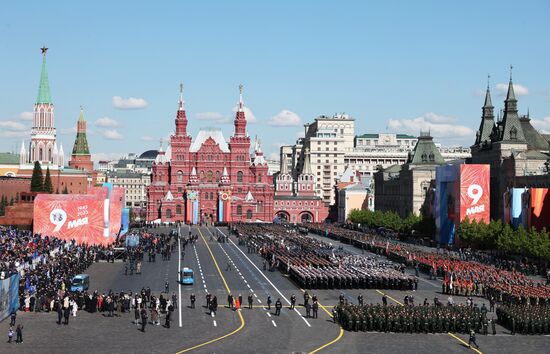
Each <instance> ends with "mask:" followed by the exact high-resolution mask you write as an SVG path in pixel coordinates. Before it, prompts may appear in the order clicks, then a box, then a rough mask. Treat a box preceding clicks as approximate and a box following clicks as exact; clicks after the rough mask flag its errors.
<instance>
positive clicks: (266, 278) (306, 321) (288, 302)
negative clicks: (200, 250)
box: [216, 227, 311, 327]
mask: <svg viewBox="0 0 550 354" xmlns="http://www.w3.org/2000/svg"><path fill="white" fill-rule="evenodd" d="M216 229H217V230H218V231H219V232H221V233H222V234H224V235H225V233H224V232H223V231H222V230H220V229H219V228H217V227H216ZM227 239H228V240H229V242H231V244H232V245H233V246H235V248H236V249H237V250H239V252H241V254H242V255H243V256H244V258H246V259H247V260H248V261H249V262H250V264H252V266H253V267H254V268H256V270H257V271H258V273H260V274H261V275H262V277H264V279H265V280H267V282H268V283H269V284H271V286H272V287H273V289H275V290H276V291H277V292H278V293H279V295H281V297H282V298H283V299H284V300H285V301H286V303H287V304H289V305H290V301H289V300H288V299H287V298H286V296H284V295H283V293H281V291H280V290H279V289H278V288H277V287H276V286H275V285H274V284H273V283H272V282H271V280H269V278H268V277H266V276H265V274H264V273H263V272H262V271H261V270H260V269H259V268H258V267H257V266H256V265H255V264H254V262H252V260H251V259H250V258H248V256H247V255H246V254H245V253H244V252H243V251H242V250H241V249H240V248H239V247H238V246H237V245H236V244H235V242H233V240H232V239H230V238H229V237H228V238H227ZM294 311H295V312H296V313H297V314H298V316H300V318H301V319H302V320H303V321H304V322H305V323H306V324H307V326H308V327H311V324H310V323H309V322H308V320H306V319H305V318H304V317H302V314H300V312H298V310H297V309H296V308H294Z"/></svg>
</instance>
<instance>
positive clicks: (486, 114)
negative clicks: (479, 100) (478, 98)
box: [475, 76, 495, 145]
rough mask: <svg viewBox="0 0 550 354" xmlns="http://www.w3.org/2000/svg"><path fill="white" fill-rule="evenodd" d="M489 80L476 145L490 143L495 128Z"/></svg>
mask: <svg viewBox="0 0 550 354" xmlns="http://www.w3.org/2000/svg"><path fill="white" fill-rule="evenodd" d="M489 78H490V76H488V78H487V91H486V92H485V103H484V104H483V108H482V114H481V124H480V125H479V130H478V131H477V132H476V142H475V145H480V144H484V143H488V142H490V140H491V132H492V131H493V129H494V128H495V115H494V111H493V110H494V107H493V103H492V101H491V91H490V90H489Z"/></svg>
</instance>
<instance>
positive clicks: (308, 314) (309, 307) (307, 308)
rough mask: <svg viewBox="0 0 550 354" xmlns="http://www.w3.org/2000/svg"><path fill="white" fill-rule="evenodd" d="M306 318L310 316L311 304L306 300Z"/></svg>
mask: <svg viewBox="0 0 550 354" xmlns="http://www.w3.org/2000/svg"><path fill="white" fill-rule="evenodd" d="M305 307H306V318H310V317H311V304H310V303H309V302H306V306H305Z"/></svg>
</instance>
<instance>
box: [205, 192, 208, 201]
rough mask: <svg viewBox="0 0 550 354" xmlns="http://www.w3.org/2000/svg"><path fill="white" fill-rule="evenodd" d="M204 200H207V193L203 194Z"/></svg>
mask: <svg viewBox="0 0 550 354" xmlns="http://www.w3.org/2000/svg"><path fill="white" fill-rule="evenodd" d="M204 199H205V200H208V192H204Z"/></svg>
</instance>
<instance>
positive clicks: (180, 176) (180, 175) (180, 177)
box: [178, 171, 183, 182]
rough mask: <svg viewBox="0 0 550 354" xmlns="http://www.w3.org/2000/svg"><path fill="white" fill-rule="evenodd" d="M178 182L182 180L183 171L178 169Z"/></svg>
mask: <svg viewBox="0 0 550 354" xmlns="http://www.w3.org/2000/svg"><path fill="white" fill-rule="evenodd" d="M178 182H183V171H178Z"/></svg>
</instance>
